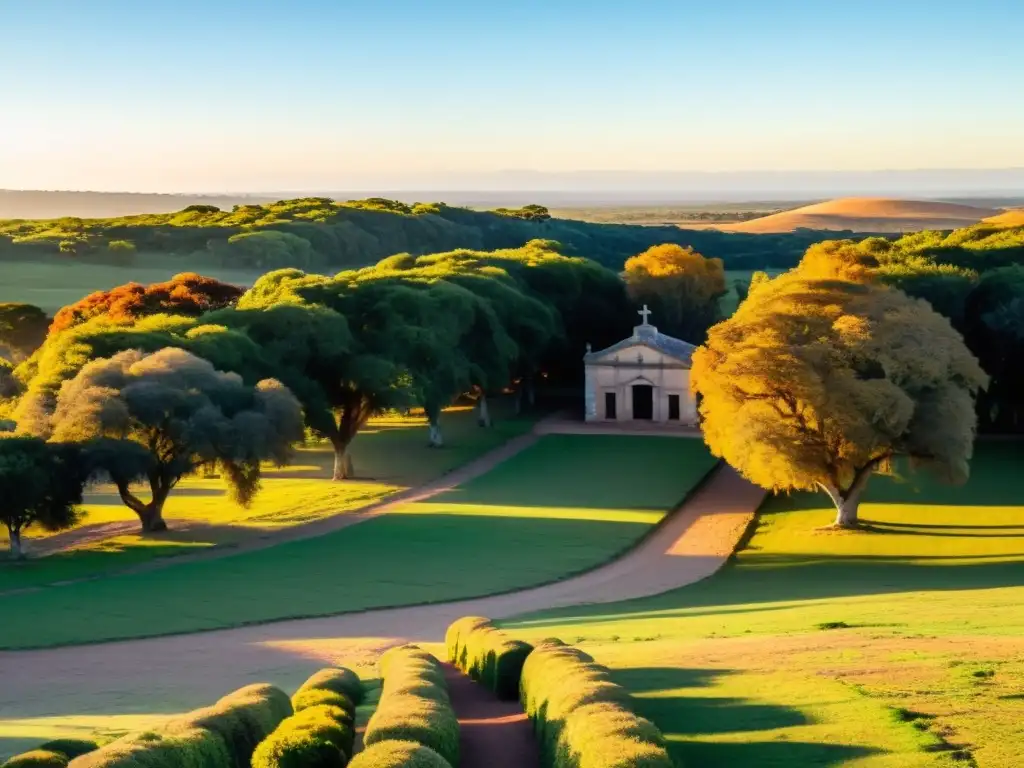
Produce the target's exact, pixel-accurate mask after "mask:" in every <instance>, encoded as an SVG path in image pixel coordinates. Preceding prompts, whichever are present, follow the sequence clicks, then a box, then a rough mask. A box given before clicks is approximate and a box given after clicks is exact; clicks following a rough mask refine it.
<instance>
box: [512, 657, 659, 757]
mask: <svg viewBox="0 0 1024 768" xmlns="http://www.w3.org/2000/svg"><path fill="white" fill-rule="evenodd" d="M520 696H521V700H522V703H523V709H525V710H526V714H527V716H528V717H529V718H530V720H531V721H532V722H533V725H534V730H535V731H536V733H537V738H538V741H539V743H540V749H541V756H542V760H543V764H544V766H545V768H672V760H671V759H670V758H669V756H668V753H667V752H666V751H665V740H664V737H663V736H662V734H661V732H660V731H659V730H658V729H657V727H656V726H655V725H654V724H653V723H651V722H650V721H649V720H645V719H644V718H642V717H639V716H638V715H637V714H636V713H635V712H634V711H633V706H632V704H633V700H632V697H631V696H630V695H629V693H628V692H627V691H626V690H625V689H624V688H622V687H621V686H619V685H617V684H615V683H614V682H612V680H611V677H610V675H609V673H608V670H607V669H606V668H605V667H602V666H601V665H599V664H595V663H594V660H593V658H592V657H590V656H589V655H587V654H586V653H584V652H583V651H580V650H579V649H577V648H572V647H570V646H567V645H565V644H564V643H562V642H561V641H558V640H546V641H543V642H542V643H540V644H539V645H538V646H537V647H536V648H535V649H534V651H533V652H532V653H531V654H530V655H529V657H528V658H527V659H526V663H525V664H524V665H523V671H522V678H521V681H520Z"/></svg>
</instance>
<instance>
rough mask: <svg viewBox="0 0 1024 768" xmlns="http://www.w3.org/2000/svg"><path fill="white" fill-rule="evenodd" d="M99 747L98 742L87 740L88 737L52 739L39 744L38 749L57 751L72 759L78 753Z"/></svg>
mask: <svg viewBox="0 0 1024 768" xmlns="http://www.w3.org/2000/svg"><path fill="white" fill-rule="evenodd" d="M99 748H100V745H99V744H97V743H96V742H95V741H89V739H54V740H53V741H48V742H46V743H45V744H40V745H39V749H46V750H49V751H50V752H59V753H60V754H62V755H64V756H65V757H66V758H67V759H68V760H74V759H75V758H76V757H78V756H79V755H85V754H88V753H89V752H93V751H95V750H97V749H99Z"/></svg>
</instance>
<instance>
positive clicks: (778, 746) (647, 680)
mask: <svg viewBox="0 0 1024 768" xmlns="http://www.w3.org/2000/svg"><path fill="white" fill-rule="evenodd" d="M730 674H734V671H733V670H728V669H690V668H676V667H638V668H631V669H617V670H613V671H612V677H613V679H614V680H615V682H617V683H619V684H620V685H622V686H624V687H625V688H626V689H628V690H629V691H630V692H631V693H633V694H635V699H634V701H635V705H634V706H635V708H636V711H637V713H638V714H640V715H641V716H642V717H646V718H647V719H649V720H651V721H653V722H654V723H655V724H656V725H657V726H658V727H659V728H660V729H661V731H662V733H664V734H665V736H666V738H667V739H668V751H669V754H670V755H671V756H672V759H673V760H674V761H675V763H676V764H677V765H701V766H729V768H732V767H733V766H737V765H742V766H755V767H757V766H762V767H764V768H767V767H768V766H787V767H788V766H794V765H817V766H832V765H843V764H845V763H847V762H848V761H850V760H853V759H855V758H859V757H864V756H867V755H871V754H877V753H878V752H879V751H880V750H877V749H873V748H871V747H864V746H859V745H845V744H828V743H820V744H819V743H814V742H794V741H763V740H762V741H757V740H753V739H751V740H745V741H741V742H734V741H722V742H709V741H696V740H693V739H692V737H695V736H711V735H715V734H734V735H735V734H744V733H751V734H752V735H753V734H756V733H758V732H762V731H772V730H775V729H779V728H791V727H795V726H801V725H811V724H813V722H814V721H813V719H812V718H810V717H809V716H808V715H807V714H805V713H804V712H801V711H800V710H798V709H795V708H793V707H787V706H785V705H781V704H765V703H762V702H750V701H747V700H745V699H741V698H736V697H722V696H702V695H693V693H694V692H693V691H692V690H691V691H689V694H690V695H685V696H684V695H676V696H673V695H665V693H666V692H668V691H674V690H678V689H694V688H707V687H709V686H711V685H712V684H713V683H714V682H715V681H716V680H717V679H719V678H721V677H723V676H726V675H730ZM644 694H657V695H654V696H646V695H644ZM687 737H691V738H687Z"/></svg>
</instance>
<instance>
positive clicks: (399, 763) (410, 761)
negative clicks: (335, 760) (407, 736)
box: [349, 741, 451, 768]
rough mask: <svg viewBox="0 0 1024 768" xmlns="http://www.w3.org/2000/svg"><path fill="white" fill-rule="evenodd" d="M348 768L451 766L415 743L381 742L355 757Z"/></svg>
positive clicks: (428, 748) (440, 767)
mask: <svg viewBox="0 0 1024 768" xmlns="http://www.w3.org/2000/svg"><path fill="white" fill-rule="evenodd" d="M349 768H451V764H450V763H449V762H448V761H447V760H445V759H444V758H443V757H441V756H440V755H439V754H437V752H435V751H434V750H432V749H431V748H430V747H424V746H423V745H422V744H417V743H416V742H415V741H381V742H378V743H376V744H374V745H373V746H371V747H367V748H366V749H364V750H363V751H362V752H360V753H359V754H358V755H356V756H355V759H354V760H353V761H352V762H351V763H349Z"/></svg>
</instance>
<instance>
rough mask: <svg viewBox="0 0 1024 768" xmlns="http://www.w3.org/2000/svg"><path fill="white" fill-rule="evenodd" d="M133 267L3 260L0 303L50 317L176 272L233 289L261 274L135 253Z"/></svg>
mask: <svg viewBox="0 0 1024 768" xmlns="http://www.w3.org/2000/svg"><path fill="white" fill-rule="evenodd" d="M136 258H137V263H136V264H134V265H131V266H123V267H120V266H115V265H110V264H93V263H88V262H82V261H76V260H75V259H74V257H46V258H44V259H41V260H40V261H34V262H27V261H3V262H0V270H2V271H3V280H0V303H3V302H8V301H18V302H24V303H27V304H35V305H36V306H37V307H40V308H42V309H44V310H45V311H46V312H48V313H51V314H52V313H54V312H56V311H57V310H58V309H60V308H61V307H63V306H66V305H68V304H73V303H74V302H76V301H78V300H79V299H81V298H82V297H83V296H86V295H87V294H90V293H92V292H93V291H103V290H107V289H109V288H113V287H114V286H116V285H123V284H124V283H130V282H133V281H134V282H136V283H159V282H162V281H164V280H168V279H169V278H171V277H173V276H174V275H176V274H178V273H179V272H201V273H202V274H204V275H208V276H210V277H215V278H217V279H218V280H223V281H224V282H227V283H233V284H235V285H243V286H247V285H251V284H252V283H253V281H254V280H256V278H257V277H259V276H260V275H261V274H263V271H262V270H245V269H226V268H223V267H217V266H214V265H209V264H203V263H201V262H198V261H196V260H194V259H180V260H176V259H175V258H174V257H169V256H167V255H166V254H162V255H158V256H155V257H152V256H147V255H146V254H139V255H138V256H137V257H136Z"/></svg>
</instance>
